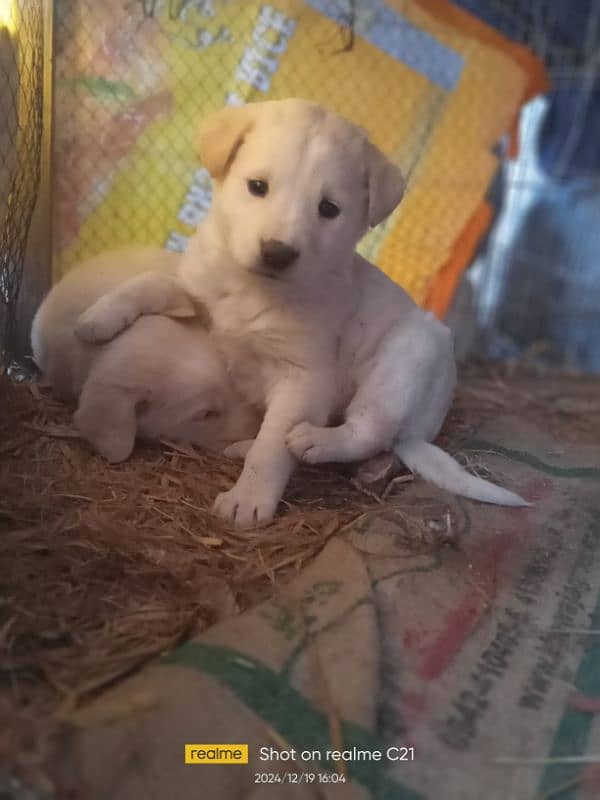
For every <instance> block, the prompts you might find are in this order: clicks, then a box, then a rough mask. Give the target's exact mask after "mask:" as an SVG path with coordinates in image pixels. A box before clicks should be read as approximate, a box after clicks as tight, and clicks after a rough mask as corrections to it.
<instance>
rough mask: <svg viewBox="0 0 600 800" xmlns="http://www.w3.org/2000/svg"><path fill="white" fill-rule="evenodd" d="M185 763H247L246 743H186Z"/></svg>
mask: <svg viewBox="0 0 600 800" xmlns="http://www.w3.org/2000/svg"><path fill="white" fill-rule="evenodd" d="M185 763H186V764H247V763H248V745H247V744H186V746H185Z"/></svg>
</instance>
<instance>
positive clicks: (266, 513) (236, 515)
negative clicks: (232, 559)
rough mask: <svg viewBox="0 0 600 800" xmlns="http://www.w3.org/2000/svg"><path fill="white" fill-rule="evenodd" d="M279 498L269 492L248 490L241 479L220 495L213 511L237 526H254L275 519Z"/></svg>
mask: <svg viewBox="0 0 600 800" xmlns="http://www.w3.org/2000/svg"><path fill="white" fill-rule="evenodd" d="M278 502H279V498H276V497H272V496H269V495H268V494H267V493H264V495H263V496H262V497H261V496H260V493H258V494H257V493H250V492H246V491H245V490H244V488H243V487H240V485H239V481H238V483H236V485H235V486H234V487H233V489H230V490H229V491H228V492H222V493H221V494H220V495H218V497H217V499H216V500H215V502H214V505H213V511H214V513H215V514H216V515H217V516H218V517H221V519H224V520H226V521H227V522H232V523H233V524H234V525H235V526H236V527H237V528H254V527H256V526H257V525H266V524H267V523H269V522H271V521H272V520H273V517H274V516H275V511H276V510H277V505H278Z"/></svg>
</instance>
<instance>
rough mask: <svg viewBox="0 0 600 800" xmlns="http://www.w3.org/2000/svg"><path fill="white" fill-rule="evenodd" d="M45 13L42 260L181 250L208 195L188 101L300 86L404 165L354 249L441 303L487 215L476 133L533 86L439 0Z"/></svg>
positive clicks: (487, 38)
mask: <svg viewBox="0 0 600 800" xmlns="http://www.w3.org/2000/svg"><path fill="white" fill-rule="evenodd" d="M349 8H353V9H354V10H353V12H352V13H350V12H349V11H348V9H349ZM57 16H58V23H57V24H56V25H55V27H56V30H57V36H56V40H57V53H56V58H55V64H56V80H55V86H56V89H55V126H54V128H55V145H54V167H55V170H54V173H55V176H56V177H55V186H54V191H55V194H54V197H55V203H54V208H55V254H54V258H55V274H56V275H57V276H60V275H61V274H62V273H63V272H64V271H65V270H68V269H69V268H70V267H71V266H73V265H74V264H75V263H77V262H78V261H80V260H82V259H83V258H86V257H88V256H89V255H92V254H94V253H96V252H98V251H100V250H104V249H107V248H111V247H115V246H118V245H122V244H128V243H132V242H135V243H140V242H146V243H152V244H158V245H163V246H165V247H167V248H170V249H174V250H182V249H184V248H185V246H186V242H187V239H188V237H189V236H190V235H191V233H192V232H193V230H194V228H195V226H196V225H197V224H198V222H199V221H200V220H201V219H202V217H203V215H204V214H205V213H206V211H207V209H208V207H209V205H210V197H211V185H210V178H209V176H208V174H207V172H206V170H204V169H203V168H202V166H201V165H199V164H197V163H196V161H195V156H194V154H193V151H192V142H193V140H194V136H195V131H196V127H197V125H198V121H199V119H200V118H201V116H202V115H204V114H206V113H208V112H209V111H212V110H214V109H216V108H219V107H221V106H222V105H224V104H235V103H245V102H249V101H257V100H262V99H267V98H268V99H276V98H283V97H289V96H294V97H306V98H309V99H313V100H316V101H318V102H320V103H323V104H324V105H326V106H329V107H330V108H332V109H334V110H336V111H338V112H339V113H340V114H342V115H344V116H345V117H347V118H349V119H351V120H352V121H354V122H356V123H358V124H360V125H362V126H363V127H365V128H366V129H367V130H368V131H369V133H370V135H371V137H372V139H373V140H374V142H375V143H376V144H377V145H378V146H379V147H381V149H382V150H383V151H384V152H386V153H387V154H388V155H389V156H390V157H391V158H393V159H394V160H395V161H396V162H397V163H398V164H399V165H400V166H401V167H402V169H403V170H404V171H405V174H406V175H407V176H408V181H409V182H408V191H407V193H406V196H405V199H404V200H403V202H402V203H401V205H400V206H399V208H398V209H397V210H396V212H395V213H394V214H393V215H392V216H391V217H390V218H389V219H388V220H387V221H386V223H385V224H384V225H381V226H379V228H377V229H375V230H373V231H371V232H370V233H369V234H368V235H367V236H366V237H365V239H364V240H363V241H362V242H361V245H360V250H361V252H363V254H365V255H366V256H367V257H368V258H370V259H371V260H373V261H374V262H375V263H377V264H378V266H379V267H380V268H381V269H382V270H384V271H385V272H386V273H387V274H388V275H389V276H390V277H391V278H393V279H394V280H396V281H398V282H399V283H400V284H402V285H403V286H404V287H405V288H406V289H407V290H408V291H409V292H410V294H411V295H412V296H413V297H414V298H415V300H416V301H417V302H419V303H421V304H422V305H424V306H427V307H429V308H432V309H433V310H435V311H436V313H438V314H439V315H440V316H441V315H443V314H444V312H445V310H446V308H447V306H448V303H449V302H450V300H451V297H452V293H453V291H454V288H455V285H456V282H457V280H458V277H459V276H460V273H461V271H462V269H463V268H464V267H465V265H466V264H467V263H468V261H469V258H470V257H471V255H472V253H473V250H474V249H475V247H476V244H477V242H478V240H479V238H480V236H481V234H482V233H483V232H484V230H485V228H486V227H487V225H488V224H489V218H490V213H489V209H488V208H487V207H486V205H485V195H486V191H487V189H488V186H489V184H490V181H491V179H492V177H493V174H494V172H495V170H496V169H497V165H498V164H497V158H496V157H495V156H494V155H493V147H494V145H495V144H496V143H497V142H498V141H499V139H500V138H501V137H502V135H503V134H506V133H509V132H510V131H511V130H512V129H513V127H514V123H515V120H516V118H517V115H518V112H519V110H520V108H521V106H522V104H523V103H524V102H525V101H526V100H528V99H529V98H530V97H531V96H533V94H535V93H536V92H538V91H541V90H543V89H544V88H545V77H544V73H543V69H542V67H541V65H540V64H539V63H538V62H537V61H536V60H535V59H534V57H533V56H532V55H531V54H530V53H529V52H528V51H526V50H524V49H523V48H520V47H518V46H517V45H514V44H512V43H510V42H508V41H507V40H505V39H504V38H502V37H501V36H500V35H499V34H497V33H495V32H494V31H493V30H492V29H491V28H489V27H487V26H485V25H483V24H482V23H479V22H477V21H476V20H475V19H474V18H473V17H471V16H470V15H468V14H466V13H465V12H463V11H460V10H459V9H457V8H456V7H454V6H452V5H451V4H450V3H448V2H446V1H445V0H390V2H388V3H385V2H383V0H363V2H361V1H360V0H358V1H357V2H356V3H354V4H350V5H349V4H347V3H345V2H338V0H271V2H269V3H262V2H242V1H241V0H237V1H236V0H154V2H153V0H146V2H144V3H141V2H140V3H136V4H126V3H123V2H122V0H106V2H103V3H96V2H92V0H69V1H68V2H67V1H66V0H60V2H59V3H58V4H57Z"/></svg>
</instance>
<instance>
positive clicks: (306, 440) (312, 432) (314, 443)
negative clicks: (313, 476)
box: [286, 422, 332, 464]
mask: <svg viewBox="0 0 600 800" xmlns="http://www.w3.org/2000/svg"><path fill="white" fill-rule="evenodd" d="M330 432H331V428H317V427H316V426H315V425H311V424H310V422H301V423H300V424H299V425H296V426H295V427H294V428H292V430H291V431H290V433H288V435H287V439H286V443H287V446H288V449H289V450H290V451H291V452H292V453H293V454H294V455H295V456H296V458H297V459H298V460H299V461H304V463H305V464H319V463H321V462H323V461H328V460H331V457H332V453H331V452H330V448H329V447H328V437H329V435H330Z"/></svg>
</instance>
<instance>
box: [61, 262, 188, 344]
mask: <svg viewBox="0 0 600 800" xmlns="http://www.w3.org/2000/svg"><path fill="white" fill-rule="evenodd" d="M197 313H198V309H197V308H196V306H195V305H194V303H193V302H192V300H191V298H190V296H189V295H188V294H187V292H186V291H185V289H184V288H183V286H182V285H181V283H180V282H179V280H178V279H177V278H176V277H175V276H173V275H165V274H164V273H162V272H142V274H141V275H136V276H135V277H134V278H131V279H130V280H127V281H125V282H124V283H122V284H121V285H120V286H118V287H117V288H116V289H113V290H112V291H110V292H107V293H106V294H105V295H103V296H102V297H101V298H100V299H99V300H97V301H96V302H95V303H94V304H93V305H92V306H90V307H89V308H88V309H87V311H84V312H83V314H81V315H80V317H79V319H78V320H77V324H76V326H75V333H76V334H77V336H78V337H79V338H80V339H82V340H83V341H84V342H91V343H93V342H107V341H109V340H110V339H113V338H114V337H115V336H116V335H117V334H118V333H121V331H123V330H125V328H128V327H129V326H130V325H132V324H133V323H134V322H135V320H136V319H137V318H138V317H141V316H143V315H144V314H165V315H166V316H171V317H193V316H195V315H196V314H197Z"/></svg>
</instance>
